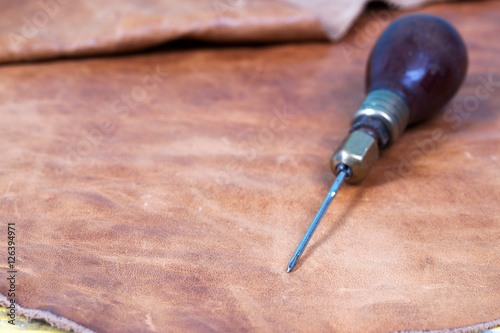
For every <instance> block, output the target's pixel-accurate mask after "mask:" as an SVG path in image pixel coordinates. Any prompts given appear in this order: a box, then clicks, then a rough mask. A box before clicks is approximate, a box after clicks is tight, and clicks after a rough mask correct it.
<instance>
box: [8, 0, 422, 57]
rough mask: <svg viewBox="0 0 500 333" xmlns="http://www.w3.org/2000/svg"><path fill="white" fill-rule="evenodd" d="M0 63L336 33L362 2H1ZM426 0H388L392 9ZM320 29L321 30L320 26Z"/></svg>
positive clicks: (345, 26)
mask: <svg viewBox="0 0 500 333" xmlns="http://www.w3.org/2000/svg"><path fill="white" fill-rule="evenodd" d="M0 2H1V8H2V20H1V21H0V63H1V62H14V61H23V60H24V61H26V60H40V59H49V58H54V57H68V56H85V55H94V54H108V53H118V52H126V51H132V50H141V49H145V48H148V47H153V46H157V45H160V44H163V43H165V42H168V41H172V40H175V39H180V38H188V39H198V40H204V41H216V42H239V43H241V42H276V41H302V40H318V39H325V38H326V36H328V37H330V38H331V39H332V40H337V39H338V38H340V37H342V36H343V35H344V34H345V32H346V31H347V29H348V28H349V26H350V25H351V24H352V22H353V21H354V20H355V19H356V17H357V16H358V15H359V14H360V13H361V11H362V9H363V7H364V6H365V4H366V3H367V2H368V0H342V1H325V0H321V1H319V0H314V1H311V0H287V1H278V0H211V1H204V0H175V1H173V0H148V1H143V0H132V1H127V2H126V3H124V2H123V1H119V0H108V1H105V2H103V1H98V0H87V1H69V0H40V1H8V0H0ZM425 2H428V0H427V1H426V0H411V1H408V0H406V1H404V0H392V2H391V3H394V4H397V6H398V7H408V6H415V5H417V4H420V3H425ZM322 27H323V28H324V30H322Z"/></svg>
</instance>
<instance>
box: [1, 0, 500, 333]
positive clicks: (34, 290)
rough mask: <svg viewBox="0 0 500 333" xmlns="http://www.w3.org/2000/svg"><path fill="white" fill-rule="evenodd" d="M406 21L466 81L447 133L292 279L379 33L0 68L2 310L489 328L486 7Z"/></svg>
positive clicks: (368, 193) (492, 183) (414, 142)
mask: <svg viewBox="0 0 500 333" xmlns="http://www.w3.org/2000/svg"><path fill="white" fill-rule="evenodd" d="M422 12H428V13H433V14H437V15H440V16H442V17H443V18H445V19H447V20H449V21H450V22H451V23H452V24H453V25H455V26H456V27H457V28H458V30H459V31H460V33H461V34H462V35H463V37H464V39H465V40H466V43H467V45H468V47H469V56H470V67H469V75H468V78H467V80H466V82H465V84H464V86H463V88H462V89H461V90H460V92H459V93H458V95H457V96H456V97H455V100H454V103H452V105H451V106H450V107H449V108H448V109H447V110H448V111H446V113H445V115H443V114H440V115H438V116H436V117H434V118H433V119H432V120H431V121H429V122H427V123H425V124H422V125H420V126H418V127H414V128H410V129H409V130H408V131H407V132H406V133H405V135H404V136H403V137H402V138H401V139H400V141H399V142H397V143H396V144H395V145H394V146H393V147H391V149H390V150H388V151H385V152H384V153H383V154H382V156H381V158H380V160H379V161H378V164H377V165H376V166H375V167H374V168H373V169H372V170H371V173H370V175H369V176H368V177H367V178H366V179H365V181H364V182H363V183H362V184H360V185H358V186H344V187H343V188H342V189H341V192H340V193H339V195H338V197H337V198H336V199H335V202H334V204H333V206H332V207H331V208H330V210H329V211H328V213H327V214H326V216H325V218H324V220H323V221H322V223H321V224H320V226H319V228H318V230H317V231H316V234H315V235H314V237H313V239H312V240H311V243H310V245H309V247H308V248H307V250H306V252H305V253H304V256H303V258H302V260H301V262H300V263H299V264H298V267H297V269H296V271H294V272H293V273H292V274H286V273H285V271H286V266H287V264H288V260H289V259H290V256H291V255H292V254H293V252H294V251H295V248H296V246H297V245H298V243H299V241H300V239H301V237H302V236H303V234H304V232H305V230H306V229H307V227H308V225H309V223H310V221H311V219H312V218H313V217H314V215H315V213H316V211H317V209H318V208H319V205H320V204H321V202H322V200H323V198H324V196H325V195H326V193H327V191H328V189H329V187H330V185H331V183H332V181H333V175H332V173H331V171H330V167H329V158H330V155H331V153H332V151H333V149H334V148H335V147H336V145H337V144H338V143H339V142H340V141H341V140H342V139H343V137H344V135H345V134H346V131H347V130H348V126H349V123H350V121H351V117H352V114H353V112H354V111H355V110H356V108H357V107H358V106H359V105H360V103H361V101H362V99H363V91H364V87H363V82H364V65H365V60H366V58H367V56H368V52H369V51H370V48H371V46H372V45H373V43H374V42H375V37H370V36H372V35H373V36H375V35H376V34H378V33H380V32H381V31H382V28H383V26H384V25H385V24H386V23H384V22H382V23H380V22H381V21H376V20H375V19H374V17H373V15H371V13H367V14H366V15H365V16H364V17H363V19H362V20H361V21H359V22H357V23H356V26H355V28H354V31H353V32H352V33H351V34H350V35H349V36H348V37H347V38H346V39H345V40H343V41H342V42H341V43H338V44H335V45H331V44H327V43H305V44H290V45H279V46H267V47H251V46H248V47H235V48H230V47H217V48H215V47H214V48H202V49H177V50H174V49H168V50H164V51H160V52H156V53H151V54H143V55H131V56H122V57H113V58H96V59H78V60H67V61H57V62H45V63H38V64H22V65H20V64H19V65H8V66H3V67H0V78H1V79H0V111H1V114H2V121H1V122H0V135H1V138H2V140H0V151H1V152H2V158H1V159H0V188H1V189H2V199H1V201H0V202H1V206H2V209H1V210H0V220H1V221H4V223H6V222H7V221H10V222H15V223H16V227H17V229H18V235H17V237H18V239H17V240H18V260H19V262H18V265H17V266H18V269H19V271H20V273H19V275H18V288H19V297H18V298H17V300H18V302H19V304H20V305H22V306H24V307H27V308H35V309H41V310H45V311H50V312H52V313H55V314H57V315H60V316H63V317H66V318H68V319H70V320H73V321H75V322H77V323H79V324H82V325H84V326H86V327H88V328H90V329H93V330H95V331H99V332H140V331H151V332H153V331H157V332H160V331H167V332H174V331H226V332H233V331H254V330H259V331H292V332H293V331H336V332H354V331H363V332H386V331H392V330H409V329H444V328H452V327H461V326H466V325H472V324H476V323H481V322H488V321H492V320H495V319H498V318H499V317H500V278H499V277H500V208H499V201H498V198H499V196H500V177H499V176H500V145H499V144H500V131H499V130H500V117H499V112H498V110H499V109H500V59H499V57H498V54H499V53H500V43H499V42H498V36H499V35H500V26H499V25H498V22H499V20H500V3H499V2H497V1H486V2H480V3H476V2H460V3H453V4H447V5H444V4H443V5H432V6H429V7H426V8H425V9H423V10H422ZM391 15H392V16H391V17H392V18H396V17H397V15H395V14H391ZM373 22H375V23H373ZM370 27H371V28H372V29H373V27H377V28H375V29H374V30H370ZM152 72H153V73H154V72H157V74H156V75H152V74H151V73H152ZM487 80H492V81H493V82H494V84H493V85H486V86H484V82H485V81H487ZM433 137H434V139H432V138H433ZM5 230H6V227H2V235H3V236H5ZM3 238H4V239H6V237H3ZM1 265H2V269H3V270H6V266H5V262H2V263H1ZM6 288H7V285H6V283H0V292H1V293H2V294H5V293H6V290H7V289H6Z"/></svg>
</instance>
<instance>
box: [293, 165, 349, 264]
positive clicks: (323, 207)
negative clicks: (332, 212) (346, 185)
mask: <svg viewBox="0 0 500 333" xmlns="http://www.w3.org/2000/svg"><path fill="white" fill-rule="evenodd" d="M347 173H348V169H342V170H341V171H340V172H339V174H338V176H337V179H335V182H334V183H333V185H332V188H331V189H330V191H329V192H328V195H327V196H326V199H325V201H324V202H323V204H322V205H321V208H320V209H319V211H318V214H316V217H315V218H314V220H313V221H312V223H311V226H310V227H309V229H307V232H306V234H305V236H304V238H302V241H301V242H300V244H299V247H298V248H297V250H296V251H295V253H294V254H293V257H292V259H291V260H290V263H289V264H288V269H287V271H286V272H287V273H290V272H291V271H292V270H293V268H294V267H295V265H296V264H297V261H298V260H299V258H300V256H301V255H302V252H304V249H305V248H306V246H307V243H309V240H310V239H311V237H312V235H313V233H314V231H315V230H316V227H317V226H318V224H319V222H320V221H321V219H322V218H323V215H324V214H325V212H326V210H327V209H328V206H330V203H331V202H332V200H333V198H335V195H336V194H337V192H338V190H339V188H340V185H342V182H343V181H344V179H345V177H346V175H347Z"/></svg>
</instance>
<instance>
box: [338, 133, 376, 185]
mask: <svg viewBox="0 0 500 333" xmlns="http://www.w3.org/2000/svg"><path fill="white" fill-rule="evenodd" d="M377 158H378V144H377V140H375V139H374V138H373V137H372V136H370V135H368V134H366V133H364V132H362V131H354V132H351V133H350V134H349V136H348V137H347V138H346V139H345V140H344V141H343V142H342V143H341V144H340V146H339V148H338V149H337V151H335V153H333V155H332V158H331V160H330V162H331V167H332V171H333V172H334V173H336V174H337V173H338V172H339V166H342V165H345V166H347V167H349V170H350V173H349V177H348V178H346V181H347V182H348V183H356V182H358V181H360V180H361V179H363V178H364V177H365V176H366V174H367V173H368V171H369V170H370V169H371V167H372V166H373V164H375V162H376V161H377Z"/></svg>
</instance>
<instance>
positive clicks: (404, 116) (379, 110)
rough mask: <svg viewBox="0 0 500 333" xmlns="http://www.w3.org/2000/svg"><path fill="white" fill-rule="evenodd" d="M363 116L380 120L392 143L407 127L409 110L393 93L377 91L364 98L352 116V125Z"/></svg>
mask: <svg viewBox="0 0 500 333" xmlns="http://www.w3.org/2000/svg"><path fill="white" fill-rule="evenodd" d="M363 116H368V117H374V118H377V119H380V120H381V121H382V122H383V123H384V125H385V126H386V127H387V130H388V131H389V133H390V135H391V138H390V142H394V141H395V140H397V139H398V138H399V136H400V135H401V134H402V133H403V131H404V129H405V128H406V126H407V125H408V122H409V120H410V108H409V107H408V104H406V102H405V100H404V99H403V98H402V97H400V96H399V95H398V94H396V93H395V92H393V91H391V90H388V89H379V90H374V91H372V92H370V93H369V94H368V96H366V99H365V101H364V102H363V104H362V105H361V107H360V108H359V109H358V111H356V113H355V114H354V121H353V124H354V123H355V122H356V121H357V120H358V119H359V118H361V117H363Z"/></svg>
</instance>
